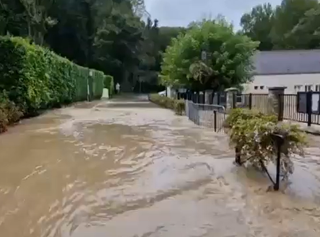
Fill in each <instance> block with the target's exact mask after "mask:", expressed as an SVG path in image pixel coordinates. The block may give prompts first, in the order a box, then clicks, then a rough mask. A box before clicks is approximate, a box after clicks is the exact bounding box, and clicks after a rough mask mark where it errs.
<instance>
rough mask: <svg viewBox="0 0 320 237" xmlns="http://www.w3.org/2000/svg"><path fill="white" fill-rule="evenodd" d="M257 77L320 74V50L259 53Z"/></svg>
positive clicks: (256, 62)
mask: <svg viewBox="0 0 320 237" xmlns="http://www.w3.org/2000/svg"><path fill="white" fill-rule="evenodd" d="M254 65H255V68H256V70H255V74H256V75H273V74H303V73H305V74H308V73H320V50H318V49H316V50H279V51H258V52H257V53H256V55H255V56H254Z"/></svg>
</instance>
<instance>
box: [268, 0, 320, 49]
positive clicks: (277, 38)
mask: <svg viewBox="0 0 320 237" xmlns="http://www.w3.org/2000/svg"><path fill="white" fill-rule="evenodd" d="M317 5H318V1H317V0H282V2H281V5H280V6H277V7H276V10H275V15H274V24H273V27H272V31H271V36H272V42H273V45H274V48H275V49H295V48H297V47H296V44H295V43H296V42H297V40H296V39H295V38H293V37H291V36H293V35H292V34H290V32H291V31H292V30H293V29H294V27H295V26H296V25H297V24H298V23H299V22H300V20H301V19H302V18H303V17H304V15H305V13H306V12H307V11H309V10H311V9H313V8H316V7H317Z"/></svg>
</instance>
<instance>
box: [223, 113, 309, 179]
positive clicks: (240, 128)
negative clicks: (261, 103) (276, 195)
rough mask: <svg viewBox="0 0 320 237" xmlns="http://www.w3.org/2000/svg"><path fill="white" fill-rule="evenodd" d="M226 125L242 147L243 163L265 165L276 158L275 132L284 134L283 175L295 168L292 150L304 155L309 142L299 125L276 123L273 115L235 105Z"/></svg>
mask: <svg viewBox="0 0 320 237" xmlns="http://www.w3.org/2000/svg"><path fill="white" fill-rule="evenodd" d="M225 126H226V127H227V128H228V131H229V135H230V144H231V146H232V147H233V146H235V147H237V148H238V149H239V152H240V156H241V163H250V164H251V165H253V166H255V167H257V168H259V169H263V168H264V167H266V166H267V165H268V164H269V163H270V162H273V163H275V162H276V157H277V156H276V154H277V146H276V142H275V139H274V135H275V134H280V135H281V136H283V140H284V143H283V145H282V147H281V158H282V159H281V170H282V174H283V175H284V177H288V175H289V174H291V173H292V172H293V162H292V160H291V156H292V155H293V154H299V155H303V154H304V151H303V148H304V147H305V146H306V139H305V134H304V132H303V131H302V130H300V129H299V127H298V126H296V125H291V124H286V123H277V119H276V118H275V117H274V116H269V115H263V114H262V113H258V112H254V111H250V110H245V109H234V110H232V111H231V113H230V115H229V116H228V118H227V119H226V123H225Z"/></svg>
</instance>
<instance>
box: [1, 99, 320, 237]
mask: <svg viewBox="0 0 320 237" xmlns="http://www.w3.org/2000/svg"><path fill="white" fill-rule="evenodd" d="M312 144H313V145H312V146H311V147H310V148H308V149H307V155H306V157H305V158H295V173H294V175H293V176H292V177H291V178H290V181H291V182H290V183H288V184H286V185H285V186H284V187H282V191H281V192H278V193H274V192H266V189H267V187H268V186H269V185H270V183H269V181H268V179H267V178H266V177H264V176H263V175H261V174H259V173H256V172H254V171H250V170H245V169H244V168H239V167H235V166H234V165H233V164H232V161H233V152H232V151H231V150H229V148H228V140H227V137H226V136H225V135H224V134H216V133H214V132H212V131H211V130H210V129H205V128H201V127H197V126H196V125H194V124H192V123H191V122H190V121H188V120H187V118H185V117H178V116H175V115H174V114H173V113H172V112H171V111H169V110H165V109H161V108H158V107H156V106H154V105H153V104H150V103H149V102H147V101H146V98H145V97H142V96H140V97H131V98H122V99H116V100H113V101H100V102H94V103H82V104H78V105H76V106H73V107H69V108H64V109H60V110H55V111H51V112H48V113H46V114H44V115H42V116H40V117H37V118H33V119H29V120H24V121H23V122H22V123H21V124H20V125H18V126H16V127H13V128H11V129H10V131H9V132H8V133H5V134H3V135H1V136H0V236H1V237H2V236H3V237H70V236H72V237H109V236H110V237H153V236H154V237H180V236H181V237H200V236H202V237H209V236H210V237H222V236H223V237H227V236H228V237H231V236H236V237H247V236H254V237H259V236H270V237H275V236H279V237H280V236H281V237H284V236H288V237H296V236H301V237H306V236H308V237H313V236H315V237H316V236H317V237H318V236H320V158H319V156H320V149H319V147H317V144H319V143H318V142H317V140H315V142H313V143H312Z"/></svg>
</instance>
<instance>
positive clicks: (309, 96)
mask: <svg viewBox="0 0 320 237" xmlns="http://www.w3.org/2000/svg"><path fill="white" fill-rule="evenodd" d="M307 113H308V126H309V127H310V126H311V123H312V91H308V92H307Z"/></svg>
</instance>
